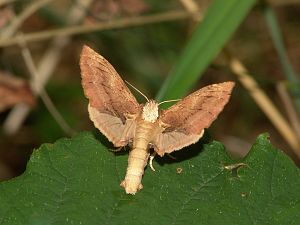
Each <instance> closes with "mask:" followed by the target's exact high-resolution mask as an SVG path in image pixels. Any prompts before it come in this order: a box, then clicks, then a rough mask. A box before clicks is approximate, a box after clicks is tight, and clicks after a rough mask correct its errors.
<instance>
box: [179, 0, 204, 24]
mask: <svg viewBox="0 0 300 225" xmlns="http://www.w3.org/2000/svg"><path fill="white" fill-rule="evenodd" d="M179 1H180V3H181V4H182V5H183V7H184V8H185V9H186V11H187V12H190V13H193V14H194V17H193V19H194V20H195V21H196V22H199V21H201V20H202V19H203V16H202V13H197V12H199V11H200V8H199V6H198V4H197V3H196V1H194V0H179Z"/></svg>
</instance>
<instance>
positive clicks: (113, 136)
mask: <svg viewBox="0 0 300 225" xmlns="http://www.w3.org/2000/svg"><path fill="white" fill-rule="evenodd" d="M80 69H81V77H82V86H83V90H84V93H85V96H86V97H87V98H88V100H89V105H88V111H89V117H90V119H91V120H92V121H93V123H94V125H95V127H96V128H98V129H99V130H100V132H102V133H103V134H104V135H105V136H106V137H107V138H108V140H109V141H111V142H112V143H113V144H114V146H115V147H123V146H126V145H128V144H130V145H131V146H132V149H131V150H130V152H129V157H128V167H127V171H126V176H125V179H124V180H123V181H122V182H121V184H120V185H121V186H122V187H123V188H124V189H125V191H126V193H127V194H133V195H134V194H135V193H136V192H137V191H138V190H140V189H142V188H143V186H142V183H141V180H142V176H143V174H144V168H145V167H146V165H147V162H148V159H149V156H150V148H153V149H154V151H155V152H156V153H157V154H158V155H159V156H161V157H162V156H163V155H164V154H166V153H171V152H173V151H177V150H180V149H182V148H183V147H185V146H188V145H190V144H193V143H196V142H197V141H198V140H199V139H200V138H201V137H202V135H203V133H204V129H205V128H208V127H209V126H210V124H211V123H212V122H213V121H214V120H215V119H216V118H217V116H218V114H219V113H220V112H221V111H222V110H223V108H224V106H225V105H226V104H227V102H228V101H229V98H230V95H231V91H232V89H233V87H234V82H224V83H219V84H212V85H209V86H206V87H204V88H202V89H200V90H198V91H196V92H194V93H192V94H190V95H188V96H187V97H185V98H183V99H182V100H180V101H178V102H177V103H176V104H174V105H173V106H171V107H170V108H169V109H167V110H160V109H159V103H158V102H156V101H155V100H148V101H147V102H146V103H145V104H139V103H138V102H137V100H136V99H135V97H134V96H133V94H132V93H131V92H130V90H129V89H128V87H127V86H126V85H125V83H124V81H123V80H122V79H121V77H120V76H119V74H118V73H117V72H116V70H115V69H114V67H113V66H112V65H111V64H110V63H109V62H108V61H107V60H106V59H105V58H104V57H102V56H101V55H99V54H97V53H96V52H95V51H94V50H92V49H91V48H89V47H88V46H84V47H83V49H82V53H81V56H80Z"/></svg>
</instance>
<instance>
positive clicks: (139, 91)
mask: <svg viewBox="0 0 300 225" xmlns="http://www.w3.org/2000/svg"><path fill="white" fill-rule="evenodd" d="M125 82H126V83H127V84H128V85H129V86H130V87H132V88H133V89H134V90H136V91H137V92H138V93H140V94H141V95H142V96H143V97H144V98H145V99H146V100H147V102H149V98H148V97H147V96H146V95H145V94H143V93H142V92H141V91H140V90H139V89H137V88H136V87H135V86H133V85H132V84H131V83H129V82H128V81H127V80H125Z"/></svg>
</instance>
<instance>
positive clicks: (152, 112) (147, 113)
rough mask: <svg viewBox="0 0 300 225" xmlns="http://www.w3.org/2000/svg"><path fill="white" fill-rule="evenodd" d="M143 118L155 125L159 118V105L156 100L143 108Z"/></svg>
mask: <svg viewBox="0 0 300 225" xmlns="http://www.w3.org/2000/svg"><path fill="white" fill-rule="evenodd" d="M142 117H143V119H144V120H146V121H148V122H151V123H154V122H155V121H156V120H157V118H158V104H157V102H155V101H154V100H150V101H149V102H147V103H146V104H145V105H144V107H143V113H142Z"/></svg>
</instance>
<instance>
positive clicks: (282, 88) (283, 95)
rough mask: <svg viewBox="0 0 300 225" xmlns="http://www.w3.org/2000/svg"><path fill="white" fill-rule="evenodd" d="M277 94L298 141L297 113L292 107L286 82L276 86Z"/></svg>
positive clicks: (299, 129)
mask: <svg viewBox="0 0 300 225" xmlns="http://www.w3.org/2000/svg"><path fill="white" fill-rule="evenodd" d="M276 89H277V92H278V94H279V97H280V99H281V102H282V104H283V105H284V109H285V111H286V114H287V117H288V118H289V121H290V124H291V126H292V127H293V129H294V131H295V133H296V134H297V135H298V138H299V139H300V122H299V117H298V115H297V112H296V111H295V107H294V105H293V102H292V99H291V97H290V95H289V94H288V91H287V88H286V82H284V81H281V82H279V83H278V84H277V85H276Z"/></svg>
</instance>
